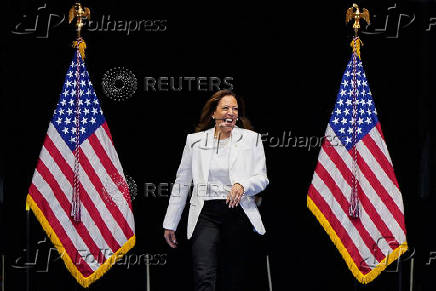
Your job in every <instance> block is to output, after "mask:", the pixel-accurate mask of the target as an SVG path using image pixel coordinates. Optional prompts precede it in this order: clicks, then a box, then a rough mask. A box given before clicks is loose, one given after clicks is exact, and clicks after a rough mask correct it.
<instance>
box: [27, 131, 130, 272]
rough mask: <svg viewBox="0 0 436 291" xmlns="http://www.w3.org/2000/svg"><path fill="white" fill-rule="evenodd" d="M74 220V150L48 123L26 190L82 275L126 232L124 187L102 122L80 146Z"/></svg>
mask: <svg viewBox="0 0 436 291" xmlns="http://www.w3.org/2000/svg"><path fill="white" fill-rule="evenodd" d="M80 150H81V152H80V167H79V187H80V199H81V204H82V208H81V211H82V214H81V215H82V217H81V220H82V221H81V222H80V223H75V222H74V221H73V220H72V217H71V216H70V213H71V199H72V196H71V195H72V189H73V179H74V172H73V170H74V154H73V153H72V152H71V150H70V148H69V147H68V146H67V145H66V143H65V141H64V140H63V139H62V137H61V136H60V135H59V133H58V132H57V130H56V128H55V127H54V126H53V124H52V123H50V126H49V129H48V132H47V135H46V138H45V141H44V145H43V148H42V150H41V153H40V157H39V161H38V164H37V168H36V170H35V173H34V176H33V179H32V185H31V187H30V189H29V195H30V196H31V197H32V199H33V200H34V201H35V203H36V204H37V205H38V207H39V208H40V209H41V210H42V212H43V213H44V216H45V218H46V219H47V221H48V223H49V224H50V226H51V227H52V228H53V230H54V232H55V233H56V235H57V237H58V238H59V240H60V242H61V244H62V245H63V247H64V248H65V251H66V255H68V256H69V257H70V259H71V261H72V262H73V264H75V265H76V267H77V269H78V270H79V272H80V273H81V274H82V275H83V277H88V276H90V275H91V274H92V273H93V272H94V271H95V270H97V269H98V268H99V266H101V265H102V264H103V263H104V262H105V261H106V260H107V259H108V258H109V257H110V256H111V255H112V254H114V253H115V252H116V251H117V250H119V249H120V248H121V247H122V246H123V245H124V244H125V243H126V242H127V241H128V240H129V239H130V238H131V237H132V236H134V231H135V225H134V218H133V213H132V206H131V202H130V197H129V191H128V186H127V183H126V179H125V177H124V173H123V170H122V167H121V164H120V162H119V159H118V155H117V152H116V150H115V148H114V147H113V144H112V139H111V136H110V133H109V130H108V128H107V125H106V123H104V124H103V125H102V126H100V127H99V128H98V129H97V130H96V131H95V132H94V133H93V134H92V135H91V136H90V137H89V138H88V139H86V140H85V141H84V142H83V143H82V145H81V146H80Z"/></svg>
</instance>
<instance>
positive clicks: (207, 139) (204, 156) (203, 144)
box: [198, 127, 214, 183]
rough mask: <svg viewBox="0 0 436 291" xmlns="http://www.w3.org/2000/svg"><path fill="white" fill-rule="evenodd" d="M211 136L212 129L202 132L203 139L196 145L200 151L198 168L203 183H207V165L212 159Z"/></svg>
mask: <svg viewBox="0 0 436 291" xmlns="http://www.w3.org/2000/svg"><path fill="white" fill-rule="evenodd" d="M213 135H214V128H213V127H212V128H209V129H208V130H206V131H205V132H204V134H203V137H202V138H201V140H200V142H199V145H198V148H199V150H200V167H201V171H202V174H203V179H204V181H203V182H204V183H207V181H208V179H209V164H210V159H211V157H212V151H213V142H214V140H213Z"/></svg>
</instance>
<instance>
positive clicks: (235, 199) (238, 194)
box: [226, 183, 244, 208]
mask: <svg viewBox="0 0 436 291" xmlns="http://www.w3.org/2000/svg"><path fill="white" fill-rule="evenodd" d="M242 195H244V187H243V186H242V185H241V184H239V183H235V184H233V186H232V189H230V192H229V194H228V195H227V199H226V204H229V208H233V207H235V206H238V204H239V202H240V201H241V198H242Z"/></svg>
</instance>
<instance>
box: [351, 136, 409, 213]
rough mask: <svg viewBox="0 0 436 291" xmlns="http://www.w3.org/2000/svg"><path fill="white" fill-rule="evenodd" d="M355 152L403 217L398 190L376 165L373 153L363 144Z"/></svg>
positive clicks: (379, 166)
mask: <svg viewBox="0 0 436 291" xmlns="http://www.w3.org/2000/svg"><path fill="white" fill-rule="evenodd" d="M358 145H359V146H358V147H357V150H358V151H359V153H360V155H361V156H362V158H363V159H364V160H365V163H366V164H367V165H368V167H369V168H370V170H371V172H372V173H373V174H374V176H375V177H376V178H377V180H378V181H380V185H381V186H382V187H383V188H384V189H385V191H386V193H387V194H388V195H389V197H390V198H391V199H392V201H393V202H394V203H395V205H396V206H397V207H398V210H399V211H400V212H401V214H402V215H403V207H402V206H403V203H402V202H401V199H400V197H401V193H400V190H399V189H398V187H397V185H395V183H394V182H393V181H392V180H391V178H390V177H389V176H388V175H387V174H386V172H385V171H384V169H383V167H382V166H381V165H380V164H379V163H378V161H377V160H376V158H375V157H374V155H373V154H374V153H373V152H371V151H370V150H369V148H368V147H366V145H365V144H364V143H360V142H359V144H358Z"/></svg>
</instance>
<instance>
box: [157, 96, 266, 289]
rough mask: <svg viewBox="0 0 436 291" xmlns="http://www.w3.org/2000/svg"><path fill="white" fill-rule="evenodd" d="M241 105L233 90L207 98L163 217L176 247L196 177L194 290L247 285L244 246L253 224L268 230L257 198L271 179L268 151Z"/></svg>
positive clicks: (191, 223)
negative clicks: (267, 160)
mask: <svg viewBox="0 0 436 291" xmlns="http://www.w3.org/2000/svg"><path fill="white" fill-rule="evenodd" d="M243 105H244V104H243V103H242V100H240V99H239V98H238V97H237V96H236V95H235V94H234V93H233V92H232V91H230V90H221V91H218V92H216V93H215V94H214V95H213V96H212V97H211V98H210V99H209V100H208V101H207V102H206V104H205V106H204V107H203V110H202V112H201V116H200V122H199V124H198V126H197V128H196V133H194V134H188V136H187V138H186V145H185V148H184V150H183V155H182V161H181V163H180V166H179V169H178V170H177V175H176V181H175V183H174V186H173V189H172V192H171V197H170V199H169V204H168V209H167V213H166V215H165V219H164V222H163V228H164V229H165V230H164V237H165V240H166V241H167V243H168V244H169V246H170V247H172V248H175V247H176V245H177V241H176V236H175V230H176V228H177V225H178V223H179V221H180V217H181V214H182V212H183V209H184V207H185V203H186V199H187V196H188V192H189V189H190V186H191V183H192V181H193V184H194V185H193V190H192V196H191V199H190V207H189V215H188V239H190V238H191V237H192V259H193V272H194V285H195V290H215V288H216V284H217V285H218V286H219V287H221V288H223V289H222V290H238V291H241V290H245V287H246V286H245V284H244V277H245V275H247V274H245V273H244V269H246V266H244V261H245V259H246V256H247V255H248V254H247V248H246V246H247V244H248V243H249V242H250V237H251V236H252V234H253V233H254V232H253V229H254V231H256V232H257V233H259V234H264V233H265V228H264V226H263V224H262V220H261V217H260V213H259V211H258V209H257V207H256V203H255V199H254V195H256V194H258V193H259V192H261V191H263V190H264V189H265V187H266V186H267V185H268V183H269V181H268V178H267V175H266V164H265V153H264V150H263V145H262V141H261V139H260V135H258V134H257V133H255V132H254V131H251V130H249V128H251V125H250V122H249V120H248V119H247V118H245V117H244V111H243V109H244V108H243ZM239 115H241V116H239ZM237 123H238V124H239V125H240V126H241V127H243V128H240V127H238V126H236V124H237ZM208 127H210V128H208ZM207 128H208V129H207ZM247 128H248V129H247ZM205 129H207V130H205ZM224 258H225V259H224ZM217 274H218V277H219V278H218V280H217ZM220 276H222V277H220ZM216 281H217V282H216Z"/></svg>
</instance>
